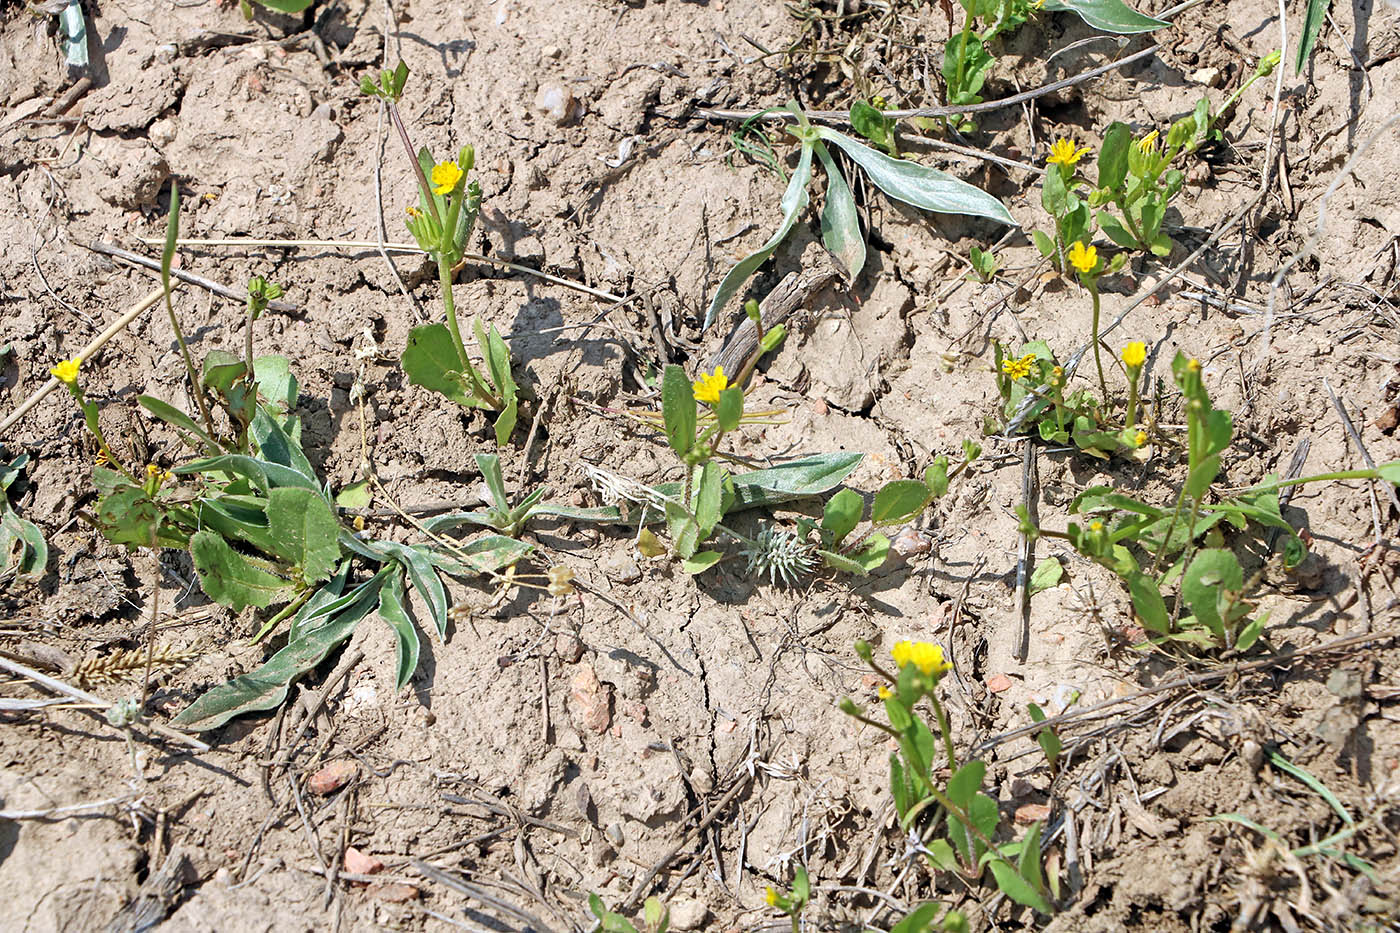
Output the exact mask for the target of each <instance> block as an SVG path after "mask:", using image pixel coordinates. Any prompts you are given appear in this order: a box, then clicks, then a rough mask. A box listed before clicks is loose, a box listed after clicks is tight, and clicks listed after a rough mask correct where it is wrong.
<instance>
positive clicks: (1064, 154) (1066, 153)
mask: <svg viewBox="0 0 1400 933" xmlns="http://www.w3.org/2000/svg"><path fill="white" fill-rule="evenodd" d="M1088 154H1089V147H1088V146H1085V147H1083V148H1082V149H1076V148H1074V140H1073V139H1063V138H1062V139H1057V140H1055V143H1054V145H1052V146H1051V147H1050V156H1049V157H1048V158H1047V159H1046V160H1045V161H1046V163H1047V164H1049V165H1073V164H1074V163H1076V162H1078V161H1079V160H1080V159H1082V158H1084V156H1086V155H1088Z"/></svg>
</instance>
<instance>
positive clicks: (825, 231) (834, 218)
mask: <svg viewBox="0 0 1400 933" xmlns="http://www.w3.org/2000/svg"><path fill="white" fill-rule="evenodd" d="M813 148H814V149H815V150H816V153H817V158H818V159H820V160H821V163H822V168H823V169H825V170H826V204H825V205H823V207H822V243H823V244H824V245H825V246H826V248H827V249H828V250H830V251H831V254H832V255H833V256H835V257H836V258H837V259H839V260H840V261H841V265H843V266H844V267H845V269H846V275H847V277H848V278H850V279H855V277H856V276H858V275H860V270H861V269H863V268H865V238H864V237H862V236H861V235H860V220H859V218H857V217H856V199H855V197H854V196H853V195H852V194H851V186H850V185H848V184H846V179H845V178H844V177H843V176H842V175H841V170H840V169H839V168H838V167H837V165H836V160H835V159H833V158H832V157H831V153H830V152H828V151H827V148H826V147H825V146H823V145H822V144H821V143H817V144H816V145H815V146H814V147H813Z"/></svg>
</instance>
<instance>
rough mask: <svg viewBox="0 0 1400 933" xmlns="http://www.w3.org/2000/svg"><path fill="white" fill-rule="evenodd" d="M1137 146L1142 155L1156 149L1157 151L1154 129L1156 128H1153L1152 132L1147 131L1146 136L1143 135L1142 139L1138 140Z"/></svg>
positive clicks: (1149, 153)
mask: <svg viewBox="0 0 1400 933" xmlns="http://www.w3.org/2000/svg"><path fill="white" fill-rule="evenodd" d="M1137 147H1138V151H1139V152H1141V153H1142V154H1143V155H1151V154H1152V153H1154V152H1156V151H1157V131H1156V130H1153V131H1152V132H1150V133H1148V134H1147V135H1146V136H1144V137H1143V138H1142V139H1139V140H1138V143H1137Z"/></svg>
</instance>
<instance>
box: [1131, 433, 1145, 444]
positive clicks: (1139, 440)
mask: <svg viewBox="0 0 1400 933" xmlns="http://www.w3.org/2000/svg"><path fill="white" fill-rule="evenodd" d="M1133 443H1134V444H1135V445H1137V446H1138V447H1141V446H1143V445H1144V444H1146V443H1147V432H1146V431H1139V432H1137V434H1135V435H1133Z"/></svg>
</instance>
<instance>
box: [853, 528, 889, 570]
mask: <svg viewBox="0 0 1400 933" xmlns="http://www.w3.org/2000/svg"><path fill="white" fill-rule="evenodd" d="M889 556H890V539H889V538H886V537H885V536H884V535H882V534H873V535H871V536H870V537H868V538H866V539H865V543H864V544H863V545H861V548H860V550H858V551H855V552H853V553H852V554H851V559H852V560H854V561H855V562H856V563H858V564H860V567H861V570H862V571H864V573H870V572H871V571H874V570H878V569H879V568H880V567H882V566H884V563H885V560H886V559H887V558H888V557H889Z"/></svg>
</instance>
